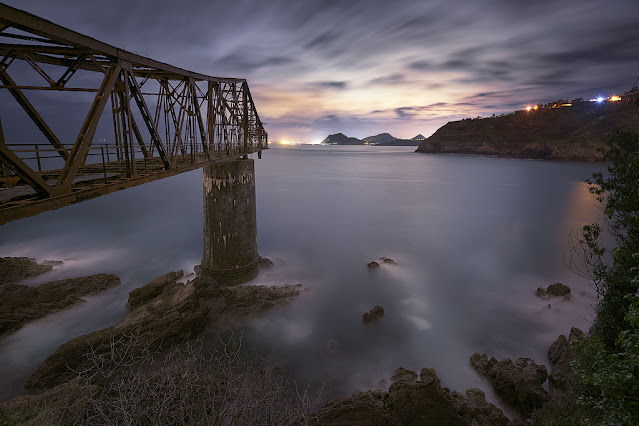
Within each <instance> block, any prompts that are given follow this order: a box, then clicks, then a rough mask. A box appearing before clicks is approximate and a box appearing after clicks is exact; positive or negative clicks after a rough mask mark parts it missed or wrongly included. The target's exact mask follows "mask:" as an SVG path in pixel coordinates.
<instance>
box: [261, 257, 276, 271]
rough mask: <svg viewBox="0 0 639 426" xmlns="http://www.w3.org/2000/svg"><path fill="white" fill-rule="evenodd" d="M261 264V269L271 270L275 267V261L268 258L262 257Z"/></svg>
mask: <svg viewBox="0 0 639 426" xmlns="http://www.w3.org/2000/svg"><path fill="white" fill-rule="evenodd" d="M259 262H260V268H265V269H269V268H272V267H273V261H272V260H271V259H269V258H268V257H262V256H260V260H259Z"/></svg>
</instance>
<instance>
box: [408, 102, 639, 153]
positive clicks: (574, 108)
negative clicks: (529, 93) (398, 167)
mask: <svg viewBox="0 0 639 426" xmlns="http://www.w3.org/2000/svg"><path fill="white" fill-rule="evenodd" d="M563 105H565V106H562V104H558V103H553V104H552V105H549V104H547V105H546V106H542V107H539V106H538V107H537V109H534V108H531V109H530V110H520V111H515V112H514V113H510V114H504V115H501V116H498V117H489V118H475V119H470V118H468V119H464V120H461V121H453V122H450V123H448V124H446V125H444V126H443V127H441V128H439V129H438V130H437V131H436V132H435V133H434V134H433V135H432V136H430V137H429V138H427V139H426V140H424V141H423V142H422V143H421V144H420V145H419V147H418V148H417V150H416V152H421V153H428V154H434V153H444V154H474V155H489V156H496V157H508V158H530V159H543V160H559V161H600V160H601V159H602V153H601V152H599V149H601V148H603V147H604V142H605V141H606V140H607V139H609V138H610V137H611V136H612V134H613V133H614V132H615V130H634V131H639V106H637V105H636V104H633V103H622V102H602V103H598V102H587V101H579V100H575V101H573V102H572V103H570V104H563Z"/></svg>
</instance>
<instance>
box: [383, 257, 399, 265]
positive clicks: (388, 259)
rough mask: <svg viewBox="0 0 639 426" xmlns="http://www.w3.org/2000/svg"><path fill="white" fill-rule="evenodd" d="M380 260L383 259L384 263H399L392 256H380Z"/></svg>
mask: <svg viewBox="0 0 639 426" xmlns="http://www.w3.org/2000/svg"><path fill="white" fill-rule="evenodd" d="M380 260H381V261H382V263H385V264H386V265H397V262H395V261H394V260H393V259H391V258H390V257H382V258H380Z"/></svg>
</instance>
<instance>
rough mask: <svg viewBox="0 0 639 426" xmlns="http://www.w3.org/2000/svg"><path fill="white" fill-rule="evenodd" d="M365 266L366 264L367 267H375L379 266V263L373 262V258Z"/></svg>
mask: <svg viewBox="0 0 639 426" xmlns="http://www.w3.org/2000/svg"><path fill="white" fill-rule="evenodd" d="M366 266H368V269H377V268H379V267H380V265H379V263H377V262H375V261H374V260H373V261H372V262H370V263H369V264H368V265H366Z"/></svg>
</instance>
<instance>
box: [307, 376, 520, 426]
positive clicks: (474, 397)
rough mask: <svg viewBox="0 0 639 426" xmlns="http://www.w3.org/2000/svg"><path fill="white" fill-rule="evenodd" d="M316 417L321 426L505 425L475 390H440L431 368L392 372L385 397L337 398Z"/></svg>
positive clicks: (504, 419)
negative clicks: (390, 382)
mask: <svg viewBox="0 0 639 426" xmlns="http://www.w3.org/2000/svg"><path fill="white" fill-rule="evenodd" d="M317 414H318V415H319V420H318V423H319V424H322V425H388V424H390V425H429V424H433V425H439V424H445V425H507V424H509V421H508V418H507V417H506V416H504V413H503V412H502V411H501V410H500V409H499V408H497V407H495V406H494V405H493V404H490V403H488V402H486V398H485V395H484V393H483V392H482V391H480V390H479V389H469V390H467V391H466V396H464V395H462V394H461V393H459V392H453V393H452V394H451V392H450V390H449V389H448V388H445V387H442V386H441V383H440V381H439V377H437V373H436V372H435V370H433V369H432V368H424V369H422V371H421V373H420V374H419V376H418V375H417V373H415V372H414V371H411V370H406V369H404V368H399V369H397V370H396V371H395V373H394V374H393V377H392V384H391V386H390V388H389V390H388V393H386V392H383V391H381V390H375V391H368V392H362V393H358V394H356V395H353V396H351V397H347V398H337V399H334V400H333V401H331V402H330V403H328V404H327V405H326V406H325V407H324V408H323V409H322V410H320V411H319V413H317Z"/></svg>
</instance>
